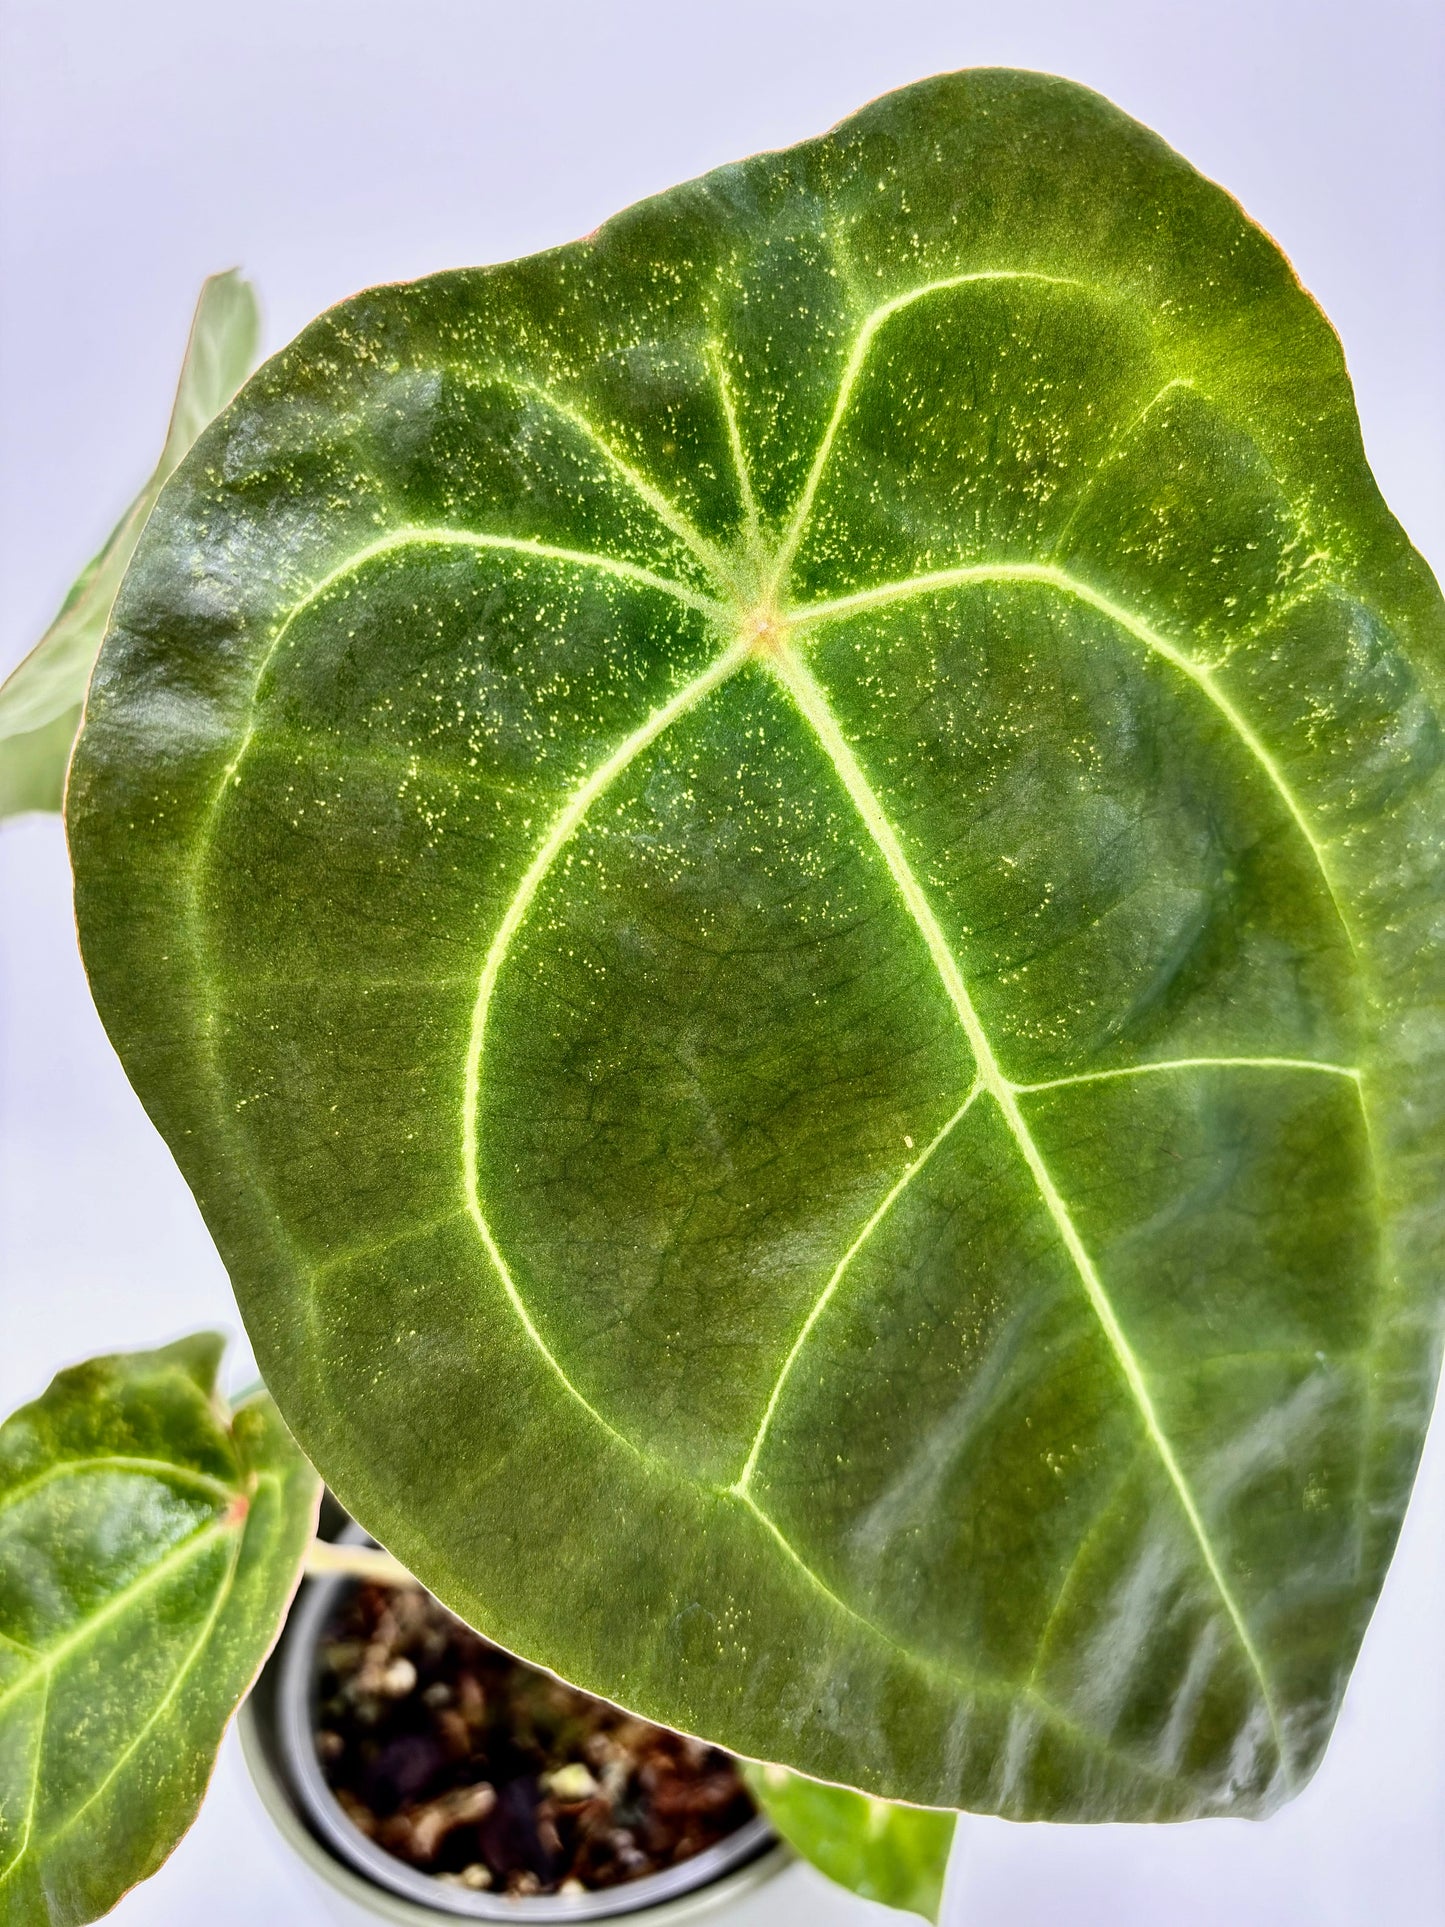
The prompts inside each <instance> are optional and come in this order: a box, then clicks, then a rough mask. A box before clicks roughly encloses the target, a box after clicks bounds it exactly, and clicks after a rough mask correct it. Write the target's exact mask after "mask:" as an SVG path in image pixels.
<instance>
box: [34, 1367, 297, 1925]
mask: <svg viewBox="0 0 1445 1927" xmlns="http://www.w3.org/2000/svg"><path fill="white" fill-rule="evenodd" d="M221 1345H222V1340H221V1339H219V1338H216V1337H213V1336H211V1335H209V1334H206V1335H202V1336H200V1337H197V1338H188V1339H183V1340H182V1341H181V1342H180V1343H179V1344H176V1345H170V1346H167V1347H166V1348H165V1350H163V1351H158V1352H132V1353H129V1354H125V1355H122V1356H120V1357H114V1358H97V1359H93V1360H92V1361H91V1362H90V1363H89V1364H87V1365H77V1366H76V1367H74V1369H73V1370H71V1371H67V1372H61V1373H60V1374H59V1376H58V1377H57V1378H56V1379H55V1380H54V1381H53V1382H52V1384H51V1386H50V1389H49V1390H48V1391H47V1392H46V1393H45V1394H44V1395H43V1396H42V1397H40V1398H38V1399H36V1400H35V1402H34V1403H33V1404H31V1405H26V1406H22V1407H21V1409H20V1410H19V1411H18V1412H16V1413H14V1414H13V1415H12V1416H11V1417H10V1418H9V1419H7V1420H6V1422H5V1423H4V1425H0V1922H4V1923H5V1924H6V1927H63V1924H65V1923H73V1922H81V1921H88V1920H94V1919H95V1918H96V1917H97V1916H98V1915H100V1914H103V1913H105V1912H106V1911H107V1910H108V1909H109V1908H111V1907H113V1906H114V1905H115V1903H116V1901H117V1900H118V1899H119V1898H120V1896H121V1895H122V1894H123V1893H124V1892H125V1891H126V1889H127V1888H128V1887H132V1886H134V1885H135V1883H136V1881H138V1880H144V1879H145V1878H146V1876H147V1875H148V1874H152V1873H154V1872H155V1870H156V1868H157V1867H158V1866H160V1864H161V1862H162V1861H163V1860H164V1859H165V1858H166V1856H167V1855H168V1854H169V1853H170V1851H171V1849H172V1848H173V1847H174V1846H175V1844H176V1842H177V1841H178V1840H179V1839H180V1837H181V1835H182V1834H183V1833H184V1832H185V1830H186V1828H187V1827H188V1826H189V1825H190V1824H191V1822H192V1820H193V1819H194V1818H195V1816H196V1809H197V1808H198V1807H199V1805H200V1802H201V1796H202V1794H203V1793H204V1792H205V1790H206V1783H207V1781H208V1780H209V1779H210V1776H211V1767H212V1765H213V1763H214V1761H215V1757H216V1748H217V1747H218V1746H219V1745H220V1742H221V1735H222V1733H223V1732H224V1730H225V1726H226V1722H227V1721H228V1720H229V1719H230V1717H231V1715H232V1713H233V1712H234V1711H235V1709H236V1706H237V1704H238V1702H239V1701H240V1699H241V1696H242V1694H243V1693H244V1692H245V1691H246V1688H247V1687H248V1686H249V1685H250V1683H251V1680H252V1679H253V1678H254V1676H255V1674H256V1671H257V1669H258V1668H259V1666H260V1664H261V1662H262V1660H263V1659H264V1658H265V1656H266V1653H267V1651H268V1650H269V1648H270V1646H271V1643H272V1641H273V1640H274V1639H275V1637H276V1633H277V1629H278V1627H279V1626H280V1623H281V1615H282V1614H283V1612H284V1611H285V1609H286V1603H287V1601H288V1600H289V1599H290V1597H291V1593H292V1591H293V1589H294V1587H295V1585H296V1581H297V1578H298V1576H299V1573H300V1565H301V1559H302V1556H303V1554H304V1552H305V1549H306V1546H307V1543H308V1542H309V1540H310V1537H311V1533H312V1530H313V1528H314V1525H315V1518H316V1503H317V1499H318V1497H319V1492H320V1488H319V1485H318V1482H317V1479H316V1475H315V1473H314V1472H313V1471H312V1470H311V1467H310V1466H309V1465H308V1464H307V1463H306V1461H305V1459H303V1458H302V1456H301V1454H300V1453H299V1452H298V1451H297V1450H296V1447H295V1446H294V1445H293V1444H292V1442H291V1439H290V1437H289V1436H288V1434H287V1432H286V1430H285V1427H284V1426H283V1425H282V1424H281V1421H280V1419H279V1418H278V1417H277V1414H276V1410H275V1407H274V1406H273V1405H272V1403H271V1401H270V1399H269V1398H267V1397H266V1396H265V1394H264V1393H258V1394H257V1395H256V1396H254V1397H252V1398H248V1399H247V1400H246V1401H245V1402H244V1403H243V1404H242V1405H241V1406H240V1407H239V1408H238V1409H237V1411H236V1413H235V1415H234V1417H229V1416H228V1415H227V1414H226V1413H225V1412H224V1411H223V1410H222V1409H221V1407H220V1404H219V1402H218V1400H217V1397H216V1392H215V1377H216V1366H217V1364H218V1362H219V1359H220V1355H221Z"/></svg>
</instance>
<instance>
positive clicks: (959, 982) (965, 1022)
mask: <svg viewBox="0 0 1445 1927" xmlns="http://www.w3.org/2000/svg"><path fill="white" fill-rule="evenodd" d="M770 662H771V665H772V668H773V671H774V674H775V675H776V676H777V678H778V680H779V682H780V683H781V684H782V685H783V687H784V688H785V689H786V690H787V691H788V693H789V694H790V695H791V696H792V698H793V700H794V702H795V703H796V705H797V707H798V710H799V712H800V714H801V715H802V716H803V718H804V720H805V721H806V722H807V723H808V724H809V726H810V727H811V728H812V730H813V732H814V734H815V736H816V737H817V739H818V741H819V744H820V745H821V747H822V749H823V751H824V753H825V755H826V756H827V757H828V760H829V761H830V762H831V763H832V765H833V767H834V769H835V771H836V772H837V775H838V778H839V780H840V782H841V783H842V785H843V787H844V789H845V790H846V791H847V793H848V795H849V797H850V799H851V800H852V802H853V805H854V808H855V809H856V810H857V812H858V815H859V817H860V818H861V820H862V822H863V826H864V828H865V829H866V830H867V832H868V834H869V836H870V837H871V838H872V840H873V842H874V843H875V844H876V846H877V848H878V850H879V852H880V854H881V855H882V857H883V860H884V862H885V863H886V864H887V866H888V869H889V871H890V873H891V875H892V877H893V880H894V883H895V884H896V886H897V888H898V892H899V895H900V896H901V897H902V899H903V902H904V904H905V906H906V908H907V909H908V911H909V914H910V915H911V916H912V917H913V919H914V921H915V923H916V924H917V926H918V929H919V931H920V933H921V935H922V936H923V939H924V941H925V943H926V944H927V946H928V949H929V954H930V955H931V956H932V958H933V961H934V965H935V967H936V969H937V971H938V974H939V977H940V978H941V980H942V982H943V985H944V988H945V989H946V991H947V992H948V995H949V998H950V1001H951V1002H952V1004H953V1007H954V1009H955V1011H956V1012H957V1015H958V1019H959V1023H960V1025H961V1026H962V1029H963V1032H964V1035H965V1036H966V1037H967V1039H968V1042H969V1045H970V1048H971V1049H972V1051H973V1054H974V1059H975V1062H976V1063H977V1065H978V1072H979V1079H980V1082H981V1083H982V1084H983V1086H984V1088H985V1089H986V1090H987V1091H988V1093H989V1095H990V1096H991V1097H992V1098H993V1099H994V1101H995V1103H996V1104H997V1105H998V1107H999V1110H1000V1111H1001V1112H1002V1114H1003V1117H1004V1121H1005V1123H1006V1124H1007V1125H1008V1127H1009V1130H1010V1132H1011V1134H1012V1136H1013V1138H1014V1141H1015V1143H1016V1144H1017V1146H1018V1148H1019V1151H1020V1153H1021V1155H1022V1157H1023V1160H1024V1162H1025V1164H1026V1165H1027V1166H1028V1169H1029V1172H1030V1174H1031V1176H1032V1177H1033V1180H1034V1184H1035V1187H1036V1189H1037V1191H1038V1193H1039V1196H1040V1198H1041V1199H1042V1201H1043V1204H1044V1208H1045V1209H1046V1211H1047V1212H1048V1214H1049V1217H1050V1218H1051V1219H1052V1221H1053V1224H1054V1227H1055V1230H1056V1232H1057V1233H1058V1236H1059V1238H1060V1240H1061V1242H1062V1243H1063V1245H1064V1248H1065V1250H1066V1251H1067V1252H1068V1254H1069V1257H1070V1258H1071V1260H1072V1261H1073V1265H1074V1269H1075V1271H1076V1272H1077V1273H1078V1276H1079V1280H1080V1282H1081V1284H1082V1285H1083V1288H1084V1292H1085V1295H1086V1297H1087V1298H1088V1300H1089V1303H1090V1305H1091V1306H1092V1308H1093V1311H1094V1313H1095V1316H1096V1317H1097V1319H1098V1321H1099V1324H1100V1325H1101V1326H1102V1328H1103V1331H1104V1335H1105V1337H1106V1338H1107V1340H1108V1342H1109V1346H1110V1349H1111V1350H1112V1352H1113V1354H1114V1358H1115V1360H1116V1362H1117V1364H1118V1367H1119V1370H1120V1373H1121V1375H1122V1377H1123V1379H1124V1382H1125V1384H1126V1386H1127V1387H1128V1390H1129V1392H1130V1394H1131V1396H1132V1398H1133V1400H1134V1404H1135V1406H1136V1408H1137V1410H1138V1413H1139V1417H1140V1420H1141V1422H1142V1425H1143V1428H1144V1431H1145V1434H1146V1435H1147V1437H1148V1438H1149V1440H1150V1443H1151V1444H1152V1446H1153V1448H1154V1450H1155V1452H1156V1453H1157V1455H1158V1457H1159V1459H1160V1462H1161V1463H1162V1465H1163V1467H1164V1470H1165V1472H1166V1474H1167V1475H1168V1478H1169V1482H1170V1484H1171V1486H1172V1487H1173V1488H1174V1492H1175V1495H1176V1497H1177V1499H1178V1501H1179V1504H1180V1507H1181V1508H1182V1510H1183V1512H1184V1515H1185V1518H1186V1519H1187V1521H1188V1524H1189V1527H1190V1530H1191V1532H1192V1533H1193V1535H1194V1538H1195V1541H1196V1543H1197V1545H1198V1547H1199V1552H1200V1556H1201V1557H1202V1559H1203V1561H1204V1565H1205V1568H1206V1570H1207V1571H1208V1573H1209V1577H1210V1579H1211V1581H1212V1583H1213V1585H1214V1588H1215V1590H1216V1592H1217V1593H1218V1595H1219V1598H1220V1601H1221V1603H1222V1604H1223V1606H1224V1609H1225V1612H1226V1613H1227V1615H1228V1617H1229V1620H1230V1622H1231V1624H1232V1625H1233V1628H1234V1631H1235V1635H1236V1637H1237V1638H1238V1640H1239V1643H1240V1646H1241V1648H1242V1650H1243V1652H1244V1654H1245V1657H1246V1658H1247V1660H1248V1662H1249V1665H1250V1668H1251V1670H1252V1672H1253V1673H1254V1675H1255V1677H1256V1679H1257V1681H1258V1684H1259V1689H1260V1693H1261V1696H1262V1699H1263V1703H1264V1707H1265V1711H1266V1713H1267V1714H1268V1717H1269V1721H1270V1726H1271V1729H1272V1731H1273V1735H1274V1742H1275V1747H1276V1750H1277V1752H1278V1755H1279V1759H1280V1763H1281V1766H1282V1767H1283V1768H1284V1769H1285V1770H1286V1771H1288V1764H1289V1763H1288V1756H1287V1754H1286V1751H1285V1746H1284V1737H1283V1732H1282V1730H1281V1726H1280V1721H1279V1716H1278V1713H1277V1711H1276V1708H1275V1704H1274V1695H1273V1690H1272V1688H1271V1685H1270V1682H1269V1678H1268V1675H1267V1673H1266V1671H1265V1668H1264V1664H1263V1661H1262V1659H1261V1657H1260V1654H1259V1651H1258V1648H1257V1647H1256V1645H1255V1642H1254V1637H1253V1634H1252V1633H1251V1632H1250V1629H1249V1625H1248V1622H1247V1621H1246V1619H1245V1617H1244V1614H1243V1612H1242V1610H1241V1608H1240V1605H1239V1602H1238V1601H1237V1599H1236V1598H1235V1596H1234V1592H1233V1589H1232V1587H1231V1586H1230V1583H1229V1580H1228V1578H1227V1576H1226V1574H1225V1572H1224V1569H1223V1567H1222V1565H1221V1563H1220V1560H1219V1555H1218V1554H1217V1552H1216V1551H1215V1549H1214V1545H1213V1542H1212V1540H1211V1539H1210V1536H1209V1533H1208V1531H1207V1529H1206V1527H1205V1524H1204V1520H1203V1518H1202V1517H1201V1515H1200V1512H1199V1507H1198V1505H1197V1503H1196V1501H1195V1498H1194V1494H1193V1491H1192V1489H1191V1488H1190V1485H1189V1482H1188V1480H1187V1479H1186V1478H1185V1476H1184V1470H1183V1467H1182V1466H1181V1465H1180V1463H1179V1460H1178V1458H1177V1457H1176V1456H1175V1452H1174V1447H1173V1445H1172V1444H1171V1442H1170V1440H1169V1437H1168V1435H1167V1434H1166V1432H1165V1431H1164V1428H1163V1426H1162V1424H1161V1423H1160V1420H1159V1416H1158V1412H1157V1410H1156V1408H1155V1405H1154V1399H1153V1395H1152V1393H1151V1392H1150V1389H1149V1385H1148V1381H1147V1379H1146V1378H1145V1375H1144V1371H1143V1368H1142V1366H1141V1365H1140V1363H1139V1360H1138V1358H1137V1356H1136V1355H1135V1353H1134V1349H1133V1347H1132V1345H1131V1344H1130V1342H1129V1339H1128V1335H1127V1334H1126V1332H1125V1331H1124V1329H1123V1326H1122V1325H1121V1324H1120V1322H1119V1318H1118V1315H1117V1313H1116V1312H1115V1310H1114V1307H1113V1304H1112V1302H1111V1300H1110V1298H1109V1294H1108V1292H1107V1291H1106V1289H1105V1287H1104V1282H1103V1280H1102V1278H1101V1277H1100V1276H1099V1272H1098V1269H1097V1267H1096V1266H1095V1264H1094V1260H1093V1257H1092V1256H1091V1254H1090V1252H1089V1250H1088V1248H1087V1246H1086V1245H1085V1244H1084V1241H1083V1239H1082V1238H1081V1237H1080V1235H1079V1231H1078V1228H1077V1226H1076V1225H1075V1224H1074V1221H1073V1217H1072V1214H1071V1213H1070V1210H1069V1207H1068V1203H1067V1201H1066V1199H1065V1198H1064V1197H1063V1195H1062V1193H1061V1192H1060V1191H1059V1188H1058V1186H1057V1184H1056V1183H1055V1182H1054V1177H1053V1174H1052V1172H1051V1171H1050V1170H1049V1167H1048V1165H1047V1164H1046V1162H1045V1161H1044V1157H1043V1154H1042V1152H1041V1151H1040V1150H1039V1147H1038V1145H1037V1143H1036V1142H1035V1140H1034V1137H1033V1133H1032V1132H1031V1131H1030V1130H1029V1127H1028V1124H1027V1122H1026V1120H1025V1118H1024V1115H1023V1112H1022V1110H1021V1109H1020V1106H1019V1101H1018V1094H1017V1092H1016V1091H1015V1089H1014V1086H1013V1085H1012V1083H1010V1081H1009V1080H1008V1078H1007V1077H1005V1076H1004V1074H1003V1072H1002V1070H1001V1068H1000V1066H999V1063H998V1059H997V1058H996V1057H995V1055H994V1051H993V1046H992V1044H991V1042H990V1040H989V1037H988V1034H987V1033H986V1031H985V1030H984V1027H983V1024H982V1021H981V1020H980V1018H979V1015H978V1013H977V1011H976V1010H975V1008H974V1005H973V1000H972V998H971V997H970V995H969V992H968V988H967V985H966V984H965V983H964V980H963V975H962V972H961V971H960V969H959V966H958V962H957V959H956V958H955V957H954V955H953V953H952V951H951V950H950V949H949V947H948V942H947V939H946V938H945V937H944V934H943V931H942V929H941V927H940V926H939V923H938V920H937V918H936V917H935V916H934V914H933V909H932V906H931V905H930V904H929V902H928V899H927V897H926V896H925V895H924V892H923V889H922V887H921V885H920V884H919V882H918V879H917V878H916V877H915V876H914V874H913V870H912V867H911V866H910V864H909V862H908V859H907V857H906V855H905V854H904V851H903V848H902V845H901V844H900V843H899V840H898V835H897V832H896V831H895V830H894V828H893V825H892V823H891V822H890V821H889V819H888V816H887V814H886V813H885V811H884V809H883V806H882V804H881V802H880V801H879V799H878V796H877V795H876V793H875V792H874V790H873V788H872V786H871V784H870V783H869V782H868V779H867V777H866V776H865V774H864V772H863V769H862V767H861V765H860V764H859V762H858V760H857V758H856V757H855V756H854V754H853V751H852V748H851V746H850V745H849V743H848V741H847V738H846V737H845V736H844V735H843V732H842V730H841V729H840V728H839V727H838V723H837V721H836V719H835V717H834V715H833V712H832V709H831V707H830V706H829V703H828V699H827V696H826V695H825V693H824V691H823V689H822V687H821V685H820V684H819V683H818V682H817V680H816V679H815V677H814V676H813V673H812V671H811V670H810V669H809V668H808V666H807V664H806V663H804V662H803V661H802V659H801V658H800V657H799V656H798V655H796V654H795V653H794V652H793V651H791V650H788V649H786V648H785V649H781V650H778V651H776V652H774V653H773V654H772V655H771V656H770Z"/></svg>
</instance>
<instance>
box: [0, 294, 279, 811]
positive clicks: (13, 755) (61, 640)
mask: <svg viewBox="0 0 1445 1927" xmlns="http://www.w3.org/2000/svg"><path fill="white" fill-rule="evenodd" d="M259 340H260V313H259V311H258V309H257V306H256V296H255V292H254V291H253V289H252V287H251V284H250V283H249V282H248V281H243V280H242V278H241V276H240V275H239V274H237V272H236V271H235V269H234V268H230V269H228V270H227V271H226V273H224V274H213V275H211V276H210V278H209V279H208V280H207V281H205V282H204V283H203V284H202V286H201V293H200V299H199V300H198V301H197V303H196V312H195V315H194V317H193V319H192V321H191V332H190V338H189V340H188V341H187V343H186V354H185V360H184V361H183V362H182V364H181V375H180V381H179V383H178V385H177V388H176V399H175V404H174V406H173V408H172V410H171V421H170V427H169V428H168V429H167V431H166V440H165V446H164V448H163V449H162V450H161V458H160V461H159V462H158V463H157V464H156V467H155V471H154V473H153V474H152V475H151V477H150V479H149V480H148V481H147V483H146V485H145V487H144V488H143V489H142V490H141V492H140V494H139V495H137V497H136V498H135V500H134V501H133V502H132V503H131V505H130V507H129V508H128V509H127V510H126V512H125V514H124V515H123V516H122V517H121V519H120V521H119V522H118V523H117V524H116V526H115V527H114V528H113V529H112V530H111V532H110V535H109V537H108V538H107V540H106V544H105V547H104V548H103V549H102V550H101V551H100V553H99V555H96V556H94V557H92V559H91V560H90V561H89V562H88V563H87V564H86V566H85V568H84V569H83V570H82V571H81V574H80V577H79V580H78V581H77V582H76V583H75V585H74V587H73V588H72V589H71V591H70V594H69V595H68V596H67V597H66V598H65V603H64V606H63V607H62V608H61V611H60V613H59V615H58V616H57V617H56V618H55V620H54V622H52V623H51V625H50V627H49V628H48V629H47V630H46V632H45V634H44V635H43V636H42V637H41V638H40V640H39V642H37V643H36V645H35V647H34V648H33V649H32V650H31V651H30V654H29V655H28V656H26V657H25V659H24V660H23V661H22V662H20V663H19V664H17V666H16V667H15V668H14V669H13V670H12V671H11V672H10V674H9V676H8V677H7V678H6V679H5V681H4V682H3V683H0V817H6V816H18V815H20V814H21V813H22V812H23V811H25V810H58V809H59V808H60V807H61V800H62V798H63V795H64V792H65V769H66V765H67V763H68V762H69V761H70V750H71V745H72V744H73V743H74V741H75V732H76V730H77V729H78V728H79V726H80V712H81V707H82V705H83V703H84V701H85V691H86V685H87V684H88V683H89V681H90V672H91V668H92V666H93V665H94V662H95V656H96V651H97V650H98V649H99V648H100V639H101V637H102V636H103V635H104V634H105V625H106V623H107V622H108V621H109V620H110V611H111V605H112V604H113V603H114V601H115V592H116V590H117V589H118V588H119V587H120V581H121V577H122V576H123V575H124V574H125V571H126V567H127V565H128V564H129V562H130V559H131V556H132V555H133V554H134V552H135V545H136V543H137V541H138V540H139V539H140V532H141V530H142V529H143V528H144V527H145V524H146V518H147V517H148V516H149V514H150V512H151V510H152V509H153V508H154V507H155V503H156V497H157V496H158V495H159V494H160V492H161V488H162V486H163V485H164V483H165V481H166V479H167V477H168V476H169V475H170V474H171V472H172V470H173V469H174V468H175V466H176V464H177V463H178V462H179V461H180V459H181V457H182V456H183V455H184V454H185V452H186V450H187V449H188V448H189V447H190V446H191V444H192V442H194V441H195V439H196V437H197V435H199V434H200V432H201V430H202V429H203V428H204V427H205V426H206V424H207V422H209V421H210V420H212V418H213V417H214V416H216V415H218V414H219V413H220V411H221V410H222V409H223V408H224V407H225V405H226V403H227V402H228V401H229V400H230V399H231V397H232V396H233V395H234V394H235V392H236V390H237V389H238V388H239V387H240V385H241V383H242V382H243V381H244V380H245V379H246V377H247V375H248V374H249V373H250V372H251V368H252V366H253V364H254V363H255V360H256V349H257V346H258V344H259Z"/></svg>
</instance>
